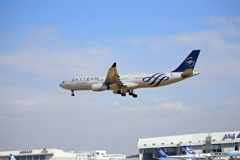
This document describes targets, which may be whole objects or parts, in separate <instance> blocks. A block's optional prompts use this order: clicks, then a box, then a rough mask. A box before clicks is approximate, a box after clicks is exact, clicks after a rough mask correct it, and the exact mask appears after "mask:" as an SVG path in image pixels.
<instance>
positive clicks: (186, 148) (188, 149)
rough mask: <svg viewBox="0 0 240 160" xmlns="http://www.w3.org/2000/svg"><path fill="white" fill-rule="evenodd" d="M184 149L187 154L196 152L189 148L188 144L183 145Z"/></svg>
mask: <svg viewBox="0 0 240 160" xmlns="http://www.w3.org/2000/svg"><path fill="white" fill-rule="evenodd" d="M183 147H184V149H185V151H186V152H187V153H188V154H196V153H195V152H194V151H193V150H192V149H191V148H189V147H188V146H183Z"/></svg>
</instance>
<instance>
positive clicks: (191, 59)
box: [185, 57, 195, 67]
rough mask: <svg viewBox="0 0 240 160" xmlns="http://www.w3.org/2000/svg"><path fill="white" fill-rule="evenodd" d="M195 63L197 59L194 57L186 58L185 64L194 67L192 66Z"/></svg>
mask: <svg viewBox="0 0 240 160" xmlns="http://www.w3.org/2000/svg"><path fill="white" fill-rule="evenodd" d="M194 64H195V60H194V59H193V57H188V58H187V59H186V60H185V65H186V66H188V67H192V66H194Z"/></svg>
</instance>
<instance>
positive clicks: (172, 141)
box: [138, 131, 240, 160]
mask: <svg viewBox="0 0 240 160" xmlns="http://www.w3.org/2000/svg"><path fill="white" fill-rule="evenodd" d="M184 145H187V146H188V147H190V148H191V149H192V150H194V151H195V152H196V153H197V154H201V153H213V152H218V153H221V152H224V153H226V152H228V153H230V152H233V151H236V152H238V153H239V148H240V131H231V132H213V133H197V134H186V135H177V136H166V137H155V138H141V139H138V149H139V160H156V158H160V155H159V153H158V150H157V148H160V149H162V150H163V151H164V152H165V153H166V154H167V155H168V156H173V155H185V154H186V152H185V150H184V148H183V146H184ZM236 158H237V157H236ZM238 158H239V154H238ZM225 159H228V158H225Z"/></svg>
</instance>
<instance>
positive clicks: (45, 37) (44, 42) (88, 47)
mask: <svg viewBox="0 0 240 160" xmlns="http://www.w3.org/2000/svg"><path fill="white" fill-rule="evenodd" d="M56 31H57V29H56V28H54V27H45V28H42V29H39V30H36V29H33V30H31V31H30V32H29V34H28V36H26V37H24V38H23V40H22V41H23V42H22V43H21V46H20V47H18V48H16V49H14V50H5V51H2V52H0V66H1V67H2V68H3V69H5V70H9V71H11V70H13V71H20V72H30V73H34V74H40V75H47V76H49V75H51V76H59V75H66V74H68V75H74V76H80V75H82V76H85V75H86V76H90V75H88V74H90V73H89V71H90V70H91V71H93V70H96V68H97V69H100V68H101V67H103V66H104V65H106V66H110V65H111V64H112V61H111V62H110V60H111V58H112V55H113V54H112V52H111V51H110V50H109V48H105V47H101V46H99V45H98V43H96V42H89V43H85V44H78V43H75V42H72V41H71V40H66V39H63V38H61V36H60V35H59V34H58V33H57V32H56ZM19 41H20V40H19ZM108 62H109V64H108ZM107 69H108V68H102V71H105V72H106V70H107ZM105 72H104V74H106V73H105ZM95 74H96V73H95Z"/></svg>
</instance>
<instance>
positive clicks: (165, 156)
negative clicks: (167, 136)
mask: <svg viewBox="0 0 240 160" xmlns="http://www.w3.org/2000/svg"><path fill="white" fill-rule="evenodd" d="M158 153H159V155H160V158H167V157H168V156H167V155H166V154H165V153H164V152H163V151H162V150H161V149H160V148H158Z"/></svg>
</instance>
